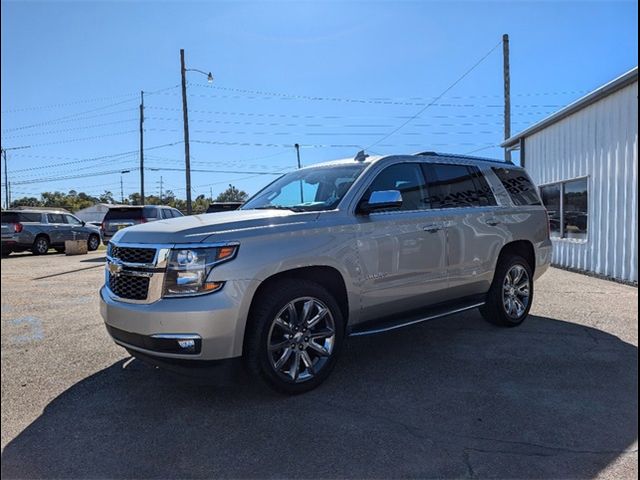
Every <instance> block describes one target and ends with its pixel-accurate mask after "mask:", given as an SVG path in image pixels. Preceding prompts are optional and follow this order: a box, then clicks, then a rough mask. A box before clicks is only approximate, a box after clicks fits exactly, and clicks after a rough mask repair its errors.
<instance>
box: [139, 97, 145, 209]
mask: <svg viewBox="0 0 640 480" xmlns="http://www.w3.org/2000/svg"><path fill="white" fill-rule="evenodd" d="M143 124H144V92H143V91H142V90H140V204H141V205H144V128H143Z"/></svg>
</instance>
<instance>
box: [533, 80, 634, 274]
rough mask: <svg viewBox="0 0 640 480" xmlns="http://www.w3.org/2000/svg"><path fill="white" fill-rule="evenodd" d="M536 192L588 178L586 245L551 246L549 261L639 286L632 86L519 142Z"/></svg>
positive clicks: (566, 241)
mask: <svg viewBox="0 0 640 480" xmlns="http://www.w3.org/2000/svg"><path fill="white" fill-rule="evenodd" d="M525 149H526V152H525V155H526V157H525V163H526V168H527V170H528V171H529V174H530V175H531V177H532V178H533V180H534V181H535V182H536V183H537V184H538V185H543V184H547V183H553V182H559V181H564V180H571V179H573V178H578V177H585V176H586V177H588V195H589V212H588V213H589V223H588V230H587V231H588V233H587V235H588V238H587V241H586V242H582V243H581V242H578V241H576V240H569V239H561V240H554V241H553V246H554V247H553V262H554V263H555V264H557V265H561V266H564V267H570V268H576V269H580V270H585V271H591V272H595V273H598V274H602V275H607V276H610V277H614V278H617V279H620V280H625V281H632V282H637V281H638V209H637V205H638V82H635V83H634V84H632V85H629V86H627V87H625V88H623V89H621V90H619V91H617V92H615V93H613V94H611V95H609V96H607V97H605V98H603V99H602V100H600V101H598V102H597V103H594V104H592V105H590V106H588V107H586V108H584V109H583V110H580V111H578V112H576V113H574V114H573V115H571V116H569V117H567V118H565V119H563V120H561V121H559V122H558V123H555V124H553V125H550V126H549V127H547V128H545V129H544V130H542V131H540V132H537V133H535V134H533V135H532V136H531V137H527V138H526V139H525Z"/></svg>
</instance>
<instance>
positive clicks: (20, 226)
mask: <svg viewBox="0 0 640 480" xmlns="http://www.w3.org/2000/svg"><path fill="white" fill-rule="evenodd" d="M67 240H86V241H87V247H88V248H89V250H97V248H98V247H99V246H100V229H99V228H98V227H96V226H93V225H88V224H87V223H85V222H83V221H82V220H80V219H79V218H77V217H76V216H74V215H71V214H70V213H69V212H67V211H66V210H53V209H47V210H39V209H37V208H34V209H19V210H18V209H16V210H3V211H2V256H3V257H6V256H8V255H9V254H11V253H12V252H24V251H25V250H30V251H31V252H33V254H34V255H44V254H45V253H47V252H48V251H49V249H50V248H55V249H56V250H57V251H58V252H64V242H65V241H67Z"/></svg>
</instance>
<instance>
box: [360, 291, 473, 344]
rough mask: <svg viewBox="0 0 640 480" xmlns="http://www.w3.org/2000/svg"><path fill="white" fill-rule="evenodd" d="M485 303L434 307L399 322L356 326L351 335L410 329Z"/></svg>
mask: <svg viewBox="0 0 640 480" xmlns="http://www.w3.org/2000/svg"><path fill="white" fill-rule="evenodd" d="M484 304H485V302H484V301H478V300H476V301H475V302H474V303H468V304H458V305H457V306H456V307H454V308H452V307H451V305H449V306H447V307H439V308H438V307H434V308H432V309H430V310H427V311H423V312H422V313H421V314H416V315H414V316H410V317H407V318H402V319H398V320H381V321H372V322H366V325H356V326H354V328H353V330H351V332H350V333H349V336H350V337H362V336H365V335H375V334H377V333H384V332H389V331H391V330H396V329H398V328H404V327H408V326H410V325H415V324H416V323H422V322H427V321H429V320H435V319H436V318H440V317H446V316H447V315H454V314H456V313H461V312H466V311H467V310H472V309H474V308H478V307H481V306H482V305H484Z"/></svg>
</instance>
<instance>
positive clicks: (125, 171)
mask: <svg viewBox="0 0 640 480" xmlns="http://www.w3.org/2000/svg"><path fill="white" fill-rule="evenodd" d="M125 173H131V170H122V171H121V172H120V203H124V186H123V185H122V175H124V174H125Z"/></svg>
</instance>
